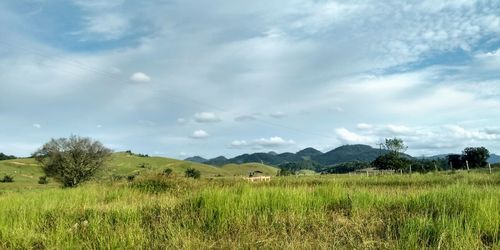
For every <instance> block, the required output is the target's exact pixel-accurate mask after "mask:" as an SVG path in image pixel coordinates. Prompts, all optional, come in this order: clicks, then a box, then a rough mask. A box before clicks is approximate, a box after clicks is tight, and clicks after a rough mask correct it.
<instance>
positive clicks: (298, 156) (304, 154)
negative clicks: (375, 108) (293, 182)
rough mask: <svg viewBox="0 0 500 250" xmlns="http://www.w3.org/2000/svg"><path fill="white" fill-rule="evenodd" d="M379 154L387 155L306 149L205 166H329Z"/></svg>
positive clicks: (364, 148) (360, 148)
mask: <svg viewBox="0 0 500 250" xmlns="http://www.w3.org/2000/svg"><path fill="white" fill-rule="evenodd" d="M380 153H387V151H386V150H382V151H380V150H379V149H375V148H372V147H370V146H368V145H344V146H341V147H338V148H336V149H334V150H331V151H329V152H327V153H322V152H321V151H319V150H317V149H314V148H306V149H303V150H300V151H298V152H296V153H289V152H286V153H281V154H276V153H274V152H269V153H252V154H243V155H239V156H236V157H234V158H230V159H227V158H225V157H223V156H220V157H217V158H214V159H210V160H208V161H206V162H204V163H205V164H209V165H214V166H223V165H226V164H231V163H236V164H243V163H251V162H254V163H255V162H256V163H263V164H267V165H272V166H279V165H282V164H286V163H300V162H304V161H311V162H315V163H319V164H321V165H325V166H329V165H335V164H339V163H344V162H352V161H364V162H371V161H373V160H375V158H377V157H378V156H379V155H380Z"/></svg>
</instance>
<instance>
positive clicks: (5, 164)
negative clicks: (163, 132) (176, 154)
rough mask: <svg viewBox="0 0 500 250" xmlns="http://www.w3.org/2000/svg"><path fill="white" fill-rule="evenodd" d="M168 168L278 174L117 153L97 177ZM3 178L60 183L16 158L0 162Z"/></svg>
mask: <svg viewBox="0 0 500 250" xmlns="http://www.w3.org/2000/svg"><path fill="white" fill-rule="evenodd" d="M166 168H170V169H172V171H173V173H174V174H176V175H180V176H182V175H184V172H185V171H186V169H188V168H194V169H197V170H199V171H200V172H201V175H202V177H215V176H246V175H248V173H249V172H250V171H256V170H258V171H262V172H263V173H264V174H266V175H273V176H274V175H276V172H277V171H278V169H277V168H274V167H270V166H267V165H263V164H258V163H248V164H241V165H238V164H228V165H225V166H223V167H214V166H211V165H206V164H201V163H196V162H189V161H181V160H175V159H169V158H164V157H140V156H137V155H134V154H128V153H115V154H113V155H112V156H111V159H110V161H109V162H108V164H107V165H106V167H105V169H104V170H103V171H101V172H99V173H98V174H97V178H99V179H108V178H110V177H112V176H122V177H126V176H128V175H132V174H141V173H143V174H146V173H151V172H153V173H154V172H161V171H163V170H164V169H166ZM4 175H11V176H13V177H14V182H13V183H0V189H11V190H12V189H14V190H15V189H40V188H47V187H56V186H58V184H57V183H56V182H54V181H50V182H49V184H48V185H40V184H38V179H39V178H40V176H44V175H45V174H44V173H43V171H42V169H41V167H40V166H39V165H38V164H37V162H36V161H35V160H34V159H14V160H3V161H0V179H1V178H3V176H4Z"/></svg>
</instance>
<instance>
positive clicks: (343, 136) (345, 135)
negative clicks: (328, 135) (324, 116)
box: [335, 128, 374, 144]
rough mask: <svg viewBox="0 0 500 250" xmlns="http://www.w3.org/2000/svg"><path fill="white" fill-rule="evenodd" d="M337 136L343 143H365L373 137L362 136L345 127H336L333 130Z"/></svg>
mask: <svg viewBox="0 0 500 250" xmlns="http://www.w3.org/2000/svg"><path fill="white" fill-rule="evenodd" d="M335 132H336V133H337V137H338V138H339V139H340V140H341V141H342V142H344V143H367V144H370V143H372V142H374V138H372V137H369V136H363V135H360V134H356V133H354V132H351V131H349V130H347V129H346V128H338V129H336V130H335Z"/></svg>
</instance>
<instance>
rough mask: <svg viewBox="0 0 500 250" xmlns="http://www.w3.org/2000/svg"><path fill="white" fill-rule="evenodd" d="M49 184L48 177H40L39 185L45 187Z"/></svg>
mask: <svg viewBox="0 0 500 250" xmlns="http://www.w3.org/2000/svg"><path fill="white" fill-rule="evenodd" d="M48 183H49V179H48V178H47V176H40V178H38V184H42V185H45V184H48Z"/></svg>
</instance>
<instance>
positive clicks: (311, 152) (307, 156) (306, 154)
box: [296, 148, 323, 160]
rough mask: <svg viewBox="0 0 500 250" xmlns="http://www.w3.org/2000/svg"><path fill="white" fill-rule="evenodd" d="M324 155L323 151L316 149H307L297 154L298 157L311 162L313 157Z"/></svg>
mask: <svg viewBox="0 0 500 250" xmlns="http://www.w3.org/2000/svg"><path fill="white" fill-rule="evenodd" d="M321 154H323V153H322V152H321V151H319V150H317V149H315V148H305V149H302V150H300V151H299V152H297V153H296V155H298V156H300V157H302V158H303V159H304V160H311V159H312V157H315V156H318V155H321Z"/></svg>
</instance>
